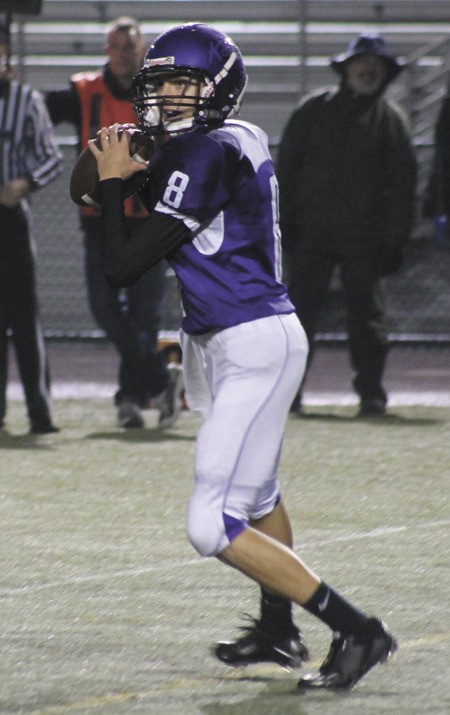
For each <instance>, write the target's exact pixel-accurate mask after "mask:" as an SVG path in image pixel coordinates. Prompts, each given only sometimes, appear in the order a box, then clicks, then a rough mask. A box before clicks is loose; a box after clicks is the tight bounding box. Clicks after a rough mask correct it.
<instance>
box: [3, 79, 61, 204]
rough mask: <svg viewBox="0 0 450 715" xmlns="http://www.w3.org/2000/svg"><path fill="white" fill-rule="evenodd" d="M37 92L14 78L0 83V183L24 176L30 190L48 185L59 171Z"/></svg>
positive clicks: (58, 157)
mask: <svg viewBox="0 0 450 715" xmlns="http://www.w3.org/2000/svg"><path fill="white" fill-rule="evenodd" d="M61 161H62V154H61V152H60V150H59V148H58V145H57V142H56V137H55V133H54V130H53V126H52V123H51V121H50V117H49V115H48V111H47V108H46V106H45V103H44V99H43V97H42V95H41V93H40V92H38V91H37V90H34V89H32V88H31V87H29V86H28V85H25V84H21V83H20V82H17V81H15V80H13V81H11V82H1V83H0V186H2V185H3V184H5V183H7V182H8V181H12V180H13V179H21V178H27V179H28V180H29V182H30V185H31V189H32V190H33V189H37V188H40V187H41V186H46V185H47V184H49V183H50V182H51V181H52V180H53V179H54V178H55V177H56V176H57V175H58V174H59V173H60V172H61V170H62V167H61Z"/></svg>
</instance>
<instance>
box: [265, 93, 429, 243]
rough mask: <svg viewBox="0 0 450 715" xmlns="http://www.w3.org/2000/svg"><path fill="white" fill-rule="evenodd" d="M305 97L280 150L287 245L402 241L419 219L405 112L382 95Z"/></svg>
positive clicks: (288, 128) (414, 173)
mask: <svg viewBox="0 0 450 715" xmlns="http://www.w3.org/2000/svg"><path fill="white" fill-rule="evenodd" d="M381 94H382V93H379V94H378V95H373V96H361V95H355V94H354V93H353V92H352V91H351V90H350V89H349V88H348V87H347V86H346V84H345V82H343V83H342V84H341V86H340V87H339V88H332V89H326V90H320V91H319V92H316V93H314V94H312V95H308V96H306V97H305V98H304V99H303V100H302V101H301V103H300V105H299V106H298V108H297V110H295V111H294V113H293V114H292V116H291V117H290V119H289V121H288V123H287V125H286V128H285V130H284V132H283V135H282V138H281V143H280V147H279V153H278V162H277V177H278V181H279V185H280V213H281V233H282V241H283V246H284V248H285V250H286V251H287V252H289V251H294V250H295V248H296V247H300V246H301V248H302V249H305V250H310V251H316V252H322V253H332V254H337V255H344V256H345V255H351V256H357V255H365V254H367V253H368V252H373V255H375V254H377V253H379V250H380V247H382V246H383V245H386V246H387V247H388V248H389V249H390V250H392V249H396V248H399V247H401V246H402V245H403V244H404V243H405V241H406V240H407V239H408V237H409V233H410V231H411V227H412V223H413V218H414V204H415V184H416V159H415V154H414V148H413V144H412V139H411V134H410V130H409V127H408V123H407V121H406V118H405V116H404V114H403V113H402V111H401V110H400V108H399V107H398V106H397V105H395V104H394V103H393V102H392V101H390V100H388V99H385V98H383V97H382V96H381Z"/></svg>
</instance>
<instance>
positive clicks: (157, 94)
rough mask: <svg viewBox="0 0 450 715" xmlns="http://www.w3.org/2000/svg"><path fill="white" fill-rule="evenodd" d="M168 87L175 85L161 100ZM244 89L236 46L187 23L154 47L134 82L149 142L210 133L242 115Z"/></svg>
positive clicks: (136, 104)
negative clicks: (156, 137)
mask: <svg viewBox="0 0 450 715" xmlns="http://www.w3.org/2000/svg"><path fill="white" fill-rule="evenodd" d="M179 77H182V78H183V82H179V81H177V80H176V78H179ZM165 83H172V86H173V88H174V89H173V90H172V91H171V92H170V94H162V89H161V88H162V87H163V86H166V85H165ZM246 84H247V75H246V72H245V68H244V63H243V61H242V56H241V53H240V51H239V49H238V47H237V46H236V45H235V43H234V42H233V40H231V39H230V38H229V37H227V36H226V35H224V34H223V33H222V32H219V31H218V30H216V29H215V28H213V27H211V26H209V25H204V24H201V23H189V24H186V25H180V26H177V27H172V28H171V29H170V30H167V31H166V32H163V33H162V34H161V35H159V37H157V38H156V40H155V41H154V42H153V44H152V45H151V46H150V48H149V50H148V52H147V55H146V57H145V61H144V65H143V67H142V69H141V70H140V72H138V74H137V75H136V77H135V78H134V81H133V95H134V96H133V102H134V107H135V110H136V112H137V115H138V117H139V122H140V127H141V129H142V131H143V132H144V133H145V134H147V135H149V136H153V135H155V134H163V133H170V134H178V133H180V132H189V131H194V130H196V129H199V128H205V129H212V128H215V127H220V126H221V125H222V124H223V123H224V121H225V119H226V118H227V117H228V116H231V115H233V114H236V113H237V112H238V111H239V106H240V102H241V99H242V95H243V92H244V90H245V87H246Z"/></svg>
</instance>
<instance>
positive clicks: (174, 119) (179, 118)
mask: <svg viewBox="0 0 450 715" xmlns="http://www.w3.org/2000/svg"><path fill="white" fill-rule="evenodd" d="M167 86H168V87H169V88H171V89H170V91H169V92H167ZM163 87H166V91H165V93H164V94H163V93H162V90H163ZM211 88H212V83H211V81H210V80H209V79H208V78H207V77H205V75H204V74H202V73H201V72H200V71H198V70H192V69H190V68H188V69H184V68H180V67H173V68H164V69H161V68H155V69H143V70H141V72H140V73H139V74H138V75H137V77H136V78H135V80H134V106H135V109H136V112H137V114H138V116H139V120H140V125H141V129H142V131H143V132H144V133H146V134H147V135H151V136H153V135H155V134H166V133H167V134H180V133H183V132H188V131H191V130H192V129H193V128H194V127H195V126H196V125H198V124H199V123H200V124H201V123H202V118H203V117H205V116H206V115H207V114H208V113H209V104H210V98H211V97H212V96H213V92H212V91H211Z"/></svg>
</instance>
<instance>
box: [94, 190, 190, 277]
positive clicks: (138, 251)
mask: <svg viewBox="0 0 450 715" xmlns="http://www.w3.org/2000/svg"><path fill="white" fill-rule="evenodd" d="M122 187H123V182H122V180H121V179H105V180H104V181H100V183H99V188H100V192H101V206H102V224H103V243H102V246H103V270H104V273H105V276H106V278H107V280H108V283H110V284H111V285H113V286H116V287H119V286H126V285H130V284H131V283H133V282H134V281H136V280H137V279H138V278H139V277H140V276H141V275H142V274H143V273H145V271H146V270H148V269H149V268H151V267H152V266H153V265H155V263H157V262H158V261H160V260H161V259H162V258H164V257H165V256H167V254H169V253H170V252H171V251H173V250H174V249H175V248H177V247H178V246H180V245H181V244H182V243H183V242H184V241H190V240H191V237H192V234H191V232H190V230H189V229H188V228H187V227H186V226H185V225H184V223H183V222H182V221H181V220H179V219H175V218H173V216H169V215H166V214H163V213H159V212H158V211H153V212H152V213H151V214H150V216H149V217H148V218H147V219H145V220H144V221H143V222H142V224H140V226H139V228H138V229H137V230H135V231H134V232H133V234H132V235H131V236H129V235H128V229H127V225H126V221H125V215H124V212H123V198H122Z"/></svg>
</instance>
